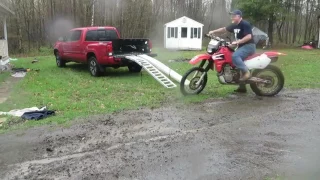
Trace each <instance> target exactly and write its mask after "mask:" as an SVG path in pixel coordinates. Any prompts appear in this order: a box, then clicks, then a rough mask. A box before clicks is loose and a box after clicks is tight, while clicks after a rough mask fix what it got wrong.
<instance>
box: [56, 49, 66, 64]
mask: <svg viewBox="0 0 320 180" xmlns="http://www.w3.org/2000/svg"><path fill="white" fill-rule="evenodd" d="M55 56H56V64H57V66H58V67H59V68H62V67H66V61H64V60H62V59H61V57H60V54H59V51H56V52H55Z"/></svg>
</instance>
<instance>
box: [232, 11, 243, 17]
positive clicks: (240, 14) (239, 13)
mask: <svg viewBox="0 0 320 180" xmlns="http://www.w3.org/2000/svg"><path fill="white" fill-rule="evenodd" d="M230 14H231V15H239V16H240V17H242V12H241V11H240V10H235V11H233V12H231V13H230Z"/></svg>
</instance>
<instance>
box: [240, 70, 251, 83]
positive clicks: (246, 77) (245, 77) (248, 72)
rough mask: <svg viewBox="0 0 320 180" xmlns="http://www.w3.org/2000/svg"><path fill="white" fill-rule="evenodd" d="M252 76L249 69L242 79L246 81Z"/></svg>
mask: <svg viewBox="0 0 320 180" xmlns="http://www.w3.org/2000/svg"><path fill="white" fill-rule="evenodd" d="M250 77H251V73H250V71H247V72H245V73H243V75H242V77H241V78H240V81H246V80H248V79H250Z"/></svg>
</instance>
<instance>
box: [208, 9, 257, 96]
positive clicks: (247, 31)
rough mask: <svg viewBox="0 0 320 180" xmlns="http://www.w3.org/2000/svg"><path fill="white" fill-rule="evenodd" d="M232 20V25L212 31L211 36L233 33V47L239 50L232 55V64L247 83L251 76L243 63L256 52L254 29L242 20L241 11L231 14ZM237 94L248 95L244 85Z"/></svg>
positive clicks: (241, 79)
mask: <svg viewBox="0 0 320 180" xmlns="http://www.w3.org/2000/svg"><path fill="white" fill-rule="evenodd" d="M231 19H232V24H231V25H229V26H228V27H223V28H219V29H216V30H213V31H210V32H209V34H216V33H225V32H231V33H234V34H235V39H236V40H235V41H234V42H232V45H234V46H238V49H237V50H236V51H235V52H234V53H233V55H232V62H233V64H234V65H235V66H236V67H237V68H238V69H240V70H241V72H242V77H241V78H240V81H246V80H248V79H249V78H250V77H251V74H250V71H249V69H248V68H247V66H246V65H245V63H244V62H243V61H244V60H245V59H246V58H247V57H249V56H250V55H252V54H254V53H255V51H256V46H255V44H254V40H253V34H252V27H251V25H250V23H249V22H247V21H245V20H243V19H242V12H241V11H240V10H236V11H233V12H232V13H231ZM235 92H240V93H246V92H247V89H246V86H245V85H244V84H243V85H240V86H239V88H238V89H237V90H235Z"/></svg>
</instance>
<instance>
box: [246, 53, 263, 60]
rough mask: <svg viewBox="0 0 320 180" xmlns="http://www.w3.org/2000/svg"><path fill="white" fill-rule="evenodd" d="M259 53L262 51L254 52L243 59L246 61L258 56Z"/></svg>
mask: <svg viewBox="0 0 320 180" xmlns="http://www.w3.org/2000/svg"><path fill="white" fill-rule="evenodd" d="M261 54H262V53H255V54H253V55H251V56H249V57H247V58H246V59H245V61H248V60H251V59H253V58H255V57H258V56H260V55H261Z"/></svg>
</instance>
